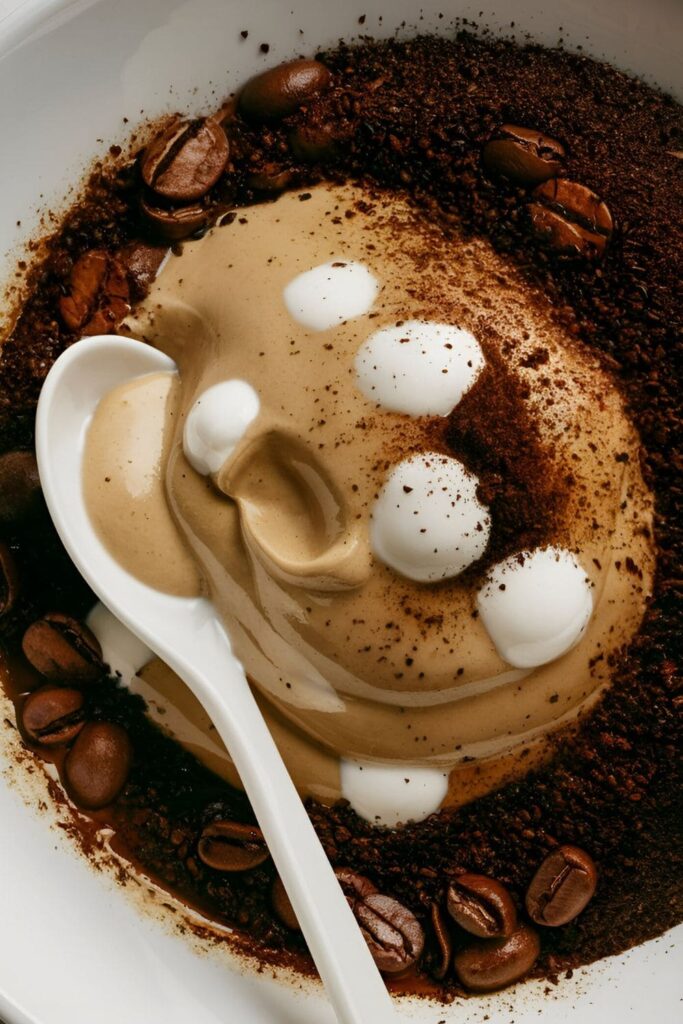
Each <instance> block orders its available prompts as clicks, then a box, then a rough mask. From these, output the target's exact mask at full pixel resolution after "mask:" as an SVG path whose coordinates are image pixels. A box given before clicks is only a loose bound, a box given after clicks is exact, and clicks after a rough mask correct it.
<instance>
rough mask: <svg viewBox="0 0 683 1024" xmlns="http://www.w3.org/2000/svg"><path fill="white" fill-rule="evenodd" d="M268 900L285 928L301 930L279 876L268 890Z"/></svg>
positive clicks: (294, 930) (295, 930)
mask: <svg viewBox="0 0 683 1024" xmlns="http://www.w3.org/2000/svg"><path fill="white" fill-rule="evenodd" d="M270 902H271V904H272V906H273V910H274V911H275V913H276V914H277V916H278V917H279V919H280V920H281V921H282V923H283V925H284V926H285V928H289V929H291V931H293V932H300V931H301V925H300V924H299V921H298V919H297V916H296V914H295V913H294V908H293V907H292V904H291V902H290V899H289V896H288V895H287V890H286V889H285V887H284V885H283V884H282V880H281V878H280V877H279V876H278V877H277V878H276V879H275V881H274V882H273V888H272V889H271V890H270Z"/></svg>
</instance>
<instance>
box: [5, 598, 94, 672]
mask: <svg viewBox="0 0 683 1024" xmlns="http://www.w3.org/2000/svg"><path fill="white" fill-rule="evenodd" d="M21 646H22V649H23V651H24V654H25V655H26V657H27V659H28V660H29V661H30V663H31V664H32V665H33V667H34V668H35V669H36V670H37V671H38V672H40V674H41V675H43V676H45V678H46V679H50V680H53V681H55V682H59V681H61V680H65V681H70V682H74V683H81V684H83V683H92V682H94V681H95V680H97V679H99V678H100V676H101V675H102V674H103V672H104V665H103V663H102V648H101V647H100V645H99V642H98V640H97V638H96V637H95V636H93V634H92V633H91V632H90V630H89V629H88V627H87V626H86V625H84V624H83V623H82V622H78V620H77V619H72V618H71V617H70V616H69V615H61V614H59V613H58V612H53V613H52V614H50V615H46V616H45V617H44V618H42V619H38V621H37V622H34V623H33V624H32V625H31V626H29V627H28V629H27V630H26V632H25V633H24V638H23V640H22V643H21Z"/></svg>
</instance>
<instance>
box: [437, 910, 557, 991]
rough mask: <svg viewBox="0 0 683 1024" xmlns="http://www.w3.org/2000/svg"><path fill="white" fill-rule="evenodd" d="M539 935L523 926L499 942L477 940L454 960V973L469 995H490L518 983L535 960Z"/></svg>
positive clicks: (539, 949) (495, 940) (460, 951)
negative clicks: (475, 993) (476, 993)
mask: <svg viewBox="0 0 683 1024" xmlns="http://www.w3.org/2000/svg"><path fill="white" fill-rule="evenodd" d="M540 951H541V944H540V942H539V939H538V935H537V934H536V932H535V931H534V930H533V928H530V927H529V925H527V924H522V925H520V926H519V928H517V930H516V931H514V932H513V933H512V935H508V936H507V937H505V938H500V939H478V940H477V941H476V942H473V943H472V944H471V945H469V946H466V947H465V948H464V949H461V950H459V951H458V952H457V953H456V954H455V956H454V957H453V966H454V967H455V973H456V974H457V976H458V978H459V979H460V981H461V982H462V984H463V985H464V986H465V988H468V989H470V991H472V992H491V991H493V989H496V988H503V987H504V986H505V985H511V984H512V982H513V981H518V980H519V978H523V977H524V975H525V974H526V973H527V972H528V971H530V970H531V968H532V967H533V965H534V964H535V963H536V960H537V959H538V954H539V953H540Z"/></svg>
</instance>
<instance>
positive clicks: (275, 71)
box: [239, 60, 332, 121]
mask: <svg viewBox="0 0 683 1024" xmlns="http://www.w3.org/2000/svg"><path fill="white" fill-rule="evenodd" d="M331 81H332V75H331V74H330V72H329V71H328V69H327V68H326V67H325V65H324V64H321V63H320V61H317V60H293V61H290V62H289V63H288V64H280V65H279V66H278V67H276V68H270V70H268V71H264V72H263V74H261V75H256V77H255V78H252V79H251V80H250V81H248V82H247V84H246V85H245V86H244V88H243V89H242V92H241V93H240V97H239V110H240V113H242V114H244V116H245V117H248V118H250V119H251V120H253V121H277V120H279V119H281V118H283V117H287V116H288V115H289V114H293V113H294V111H295V110H298V108H299V107H300V106H301V105H302V104H303V103H306V101H307V100H311V99H313V97H314V96H317V95H318V94H319V93H321V92H323V91H324V90H325V89H327V88H328V87H329V85H330V83H331Z"/></svg>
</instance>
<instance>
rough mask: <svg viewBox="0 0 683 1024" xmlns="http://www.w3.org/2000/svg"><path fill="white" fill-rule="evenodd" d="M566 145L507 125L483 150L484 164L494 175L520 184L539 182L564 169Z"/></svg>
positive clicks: (528, 129)
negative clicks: (563, 161)
mask: <svg viewBox="0 0 683 1024" xmlns="http://www.w3.org/2000/svg"><path fill="white" fill-rule="evenodd" d="M563 157H564V146H563V145H562V144H561V143H560V142H557V141H556V140H555V139H551V138H549V137H548V136H547V135H543V134H542V133H541V132H538V131H535V129H533V128H520V127H519V126H518V125H514V124H504V125H503V126H502V128H500V129H499V131H498V132H496V134H495V136H494V137H493V138H492V139H490V140H489V141H488V142H487V143H486V145H485V146H484V149H483V151H482V155H481V158H482V163H483V165H484V168H485V169H486V171H487V172H488V173H489V174H490V175H492V176H493V177H503V178H508V179H509V180H510V181H514V182H516V183H517V184H519V185H538V184H539V182H541V181H547V180H548V178H554V177H556V176H557V174H558V173H559V171H560V170H561V168H562V160H563Z"/></svg>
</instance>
